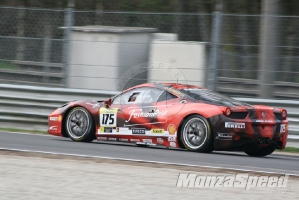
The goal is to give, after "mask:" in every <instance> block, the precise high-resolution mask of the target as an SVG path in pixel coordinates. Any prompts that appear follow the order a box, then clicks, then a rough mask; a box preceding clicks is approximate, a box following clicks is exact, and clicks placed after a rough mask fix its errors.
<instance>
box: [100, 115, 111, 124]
mask: <svg viewBox="0 0 299 200" xmlns="http://www.w3.org/2000/svg"><path fill="white" fill-rule="evenodd" d="M102 124H106V125H107V124H114V114H103V118H102Z"/></svg>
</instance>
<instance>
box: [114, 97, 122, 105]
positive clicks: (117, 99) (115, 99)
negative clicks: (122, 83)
mask: <svg viewBox="0 0 299 200" xmlns="http://www.w3.org/2000/svg"><path fill="white" fill-rule="evenodd" d="M120 98H121V95H118V96H117V97H115V98H114V99H113V101H112V104H120Z"/></svg>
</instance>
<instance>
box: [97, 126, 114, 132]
mask: <svg viewBox="0 0 299 200" xmlns="http://www.w3.org/2000/svg"><path fill="white" fill-rule="evenodd" d="M112 130H113V128H112V127H103V126H101V127H100V132H101V133H112Z"/></svg>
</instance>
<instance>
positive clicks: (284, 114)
mask: <svg viewBox="0 0 299 200" xmlns="http://www.w3.org/2000/svg"><path fill="white" fill-rule="evenodd" d="M280 114H281V116H282V118H283V119H286V118H287V115H288V113H287V111H286V110H282V111H281V112H280Z"/></svg>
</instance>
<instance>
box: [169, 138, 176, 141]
mask: <svg viewBox="0 0 299 200" xmlns="http://www.w3.org/2000/svg"><path fill="white" fill-rule="evenodd" d="M168 142H176V138H175V137H168Z"/></svg>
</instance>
